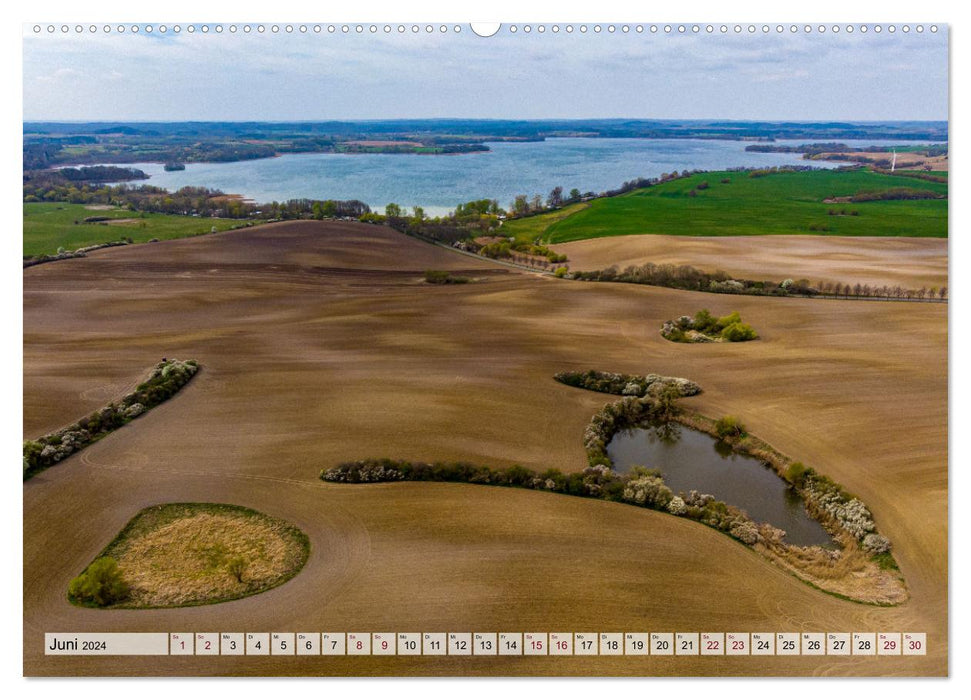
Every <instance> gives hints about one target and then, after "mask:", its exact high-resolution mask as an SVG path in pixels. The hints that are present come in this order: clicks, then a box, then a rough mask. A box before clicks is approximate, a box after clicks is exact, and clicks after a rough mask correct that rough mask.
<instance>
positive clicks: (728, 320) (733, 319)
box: [715, 311, 742, 330]
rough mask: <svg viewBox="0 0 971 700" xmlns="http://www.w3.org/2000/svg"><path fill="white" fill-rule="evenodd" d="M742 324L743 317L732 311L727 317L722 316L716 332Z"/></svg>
mask: <svg viewBox="0 0 971 700" xmlns="http://www.w3.org/2000/svg"><path fill="white" fill-rule="evenodd" d="M741 322H742V317H741V315H740V314H739V313H738V312H737V311H732V312H731V313H730V314H728V315H727V316H722V317H721V318H719V319H718V324H717V326H716V327H715V328H716V330H721V329H723V328H726V327H728V326H731V325H733V324H735V323H741Z"/></svg>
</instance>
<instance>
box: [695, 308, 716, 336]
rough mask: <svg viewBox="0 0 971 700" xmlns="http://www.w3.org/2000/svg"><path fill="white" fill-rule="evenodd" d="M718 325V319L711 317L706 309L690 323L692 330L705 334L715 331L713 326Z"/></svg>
mask: <svg viewBox="0 0 971 700" xmlns="http://www.w3.org/2000/svg"><path fill="white" fill-rule="evenodd" d="M717 325H718V319H716V318H715V317H714V316H712V315H711V312H710V311H708V309H702V310H701V311H699V312H698V313H696V314H695V318H694V321H692V323H691V327H692V329H694V330H696V331H699V332H701V333H705V332H707V331H712V330H715V326H717Z"/></svg>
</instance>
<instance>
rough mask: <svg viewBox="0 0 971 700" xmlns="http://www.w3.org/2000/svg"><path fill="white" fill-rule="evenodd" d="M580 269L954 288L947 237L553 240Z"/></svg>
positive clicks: (561, 251) (650, 236)
mask: <svg viewBox="0 0 971 700" xmlns="http://www.w3.org/2000/svg"><path fill="white" fill-rule="evenodd" d="M552 247H553V248H554V249H555V250H556V251H557V252H558V253H565V254H566V255H567V257H568V258H569V259H570V267H571V268H572V269H574V270H601V269H603V268H605V267H610V266H611V265H616V266H617V267H618V268H620V269H621V270H623V269H624V268H625V267H627V266H628V265H643V264H644V263H648V262H652V263H655V264H657V265H660V264H663V263H670V264H674V265H692V266H693V267H697V268H698V269H700V270H704V271H706V272H714V271H715V270H724V271H725V272H727V273H728V274H730V275H732V276H733V277H736V278H740V279H754V280H771V281H773V282H781V281H782V280H784V279H786V278H791V279H794V280H797V279H802V278H805V279H808V280H809V281H810V282H811V283H812V284H814V285H815V284H816V283H817V282H839V283H840V284H849V285H851V286H852V285H855V284H857V283H860V284H869V285H871V286H878V287H879V286H883V285H889V286H891V287H892V286H894V285H898V284H899V285H900V286H901V287H904V288H905V289H920V288H921V287H928V288H930V287H938V288H940V287H942V286H947V240H946V239H944V238H882V237H845V236H664V235H648V236H612V237H606V238H592V239H588V240H585V241H574V242H572V243H561V244H559V245H555V246H552Z"/></svg>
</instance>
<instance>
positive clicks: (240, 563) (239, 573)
mask: <svg viewBox="0 0 971 700" xmlns="http://www.w3.org/2000/svg"><path fill="white" fill-rule="evenodd" d="M226 569H227V570H228V571H229V574H230V576H232V577H233V578H234V579H236V582H237V583H242V582H243V574H244V573H246V560H245V559H243V557H233V558H232V559H230V560H229V561H228V562H226Z"/></svg>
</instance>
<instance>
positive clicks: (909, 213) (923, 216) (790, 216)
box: [503, 170, 948, 243]
mask: <svg viewBox="0 0 971 700" xmlns="http://www.w3.org/2000/svg"><path fill="white" fill-rule="evenodd" d="M907 179H910V178H904V180H905V181H906V180H907ZM706 182H707V183H708V186H707V187H699V185H702V184H703V183H706ZM900 186H901V177H899V176H891V175H884V174H881V173H874V172H870V171H866V170H854V171H844V172H837V171H834V170H814V171H800V172H785V173H777V174H772V175H767V176H763V177H751V176H750V175H749V173H748V172H717V173H701V174H697V175H692V176H690V177H686V178H679V179H677V180H671V181H668V182H664V183H660V184H658V185H655V186H653V187H648V188H646V189H640V190H634V191H633V192H630V193H628V194H624V195H620V196H618V197H609V198H603V199H596V200H594V201H592V202H590V203H589V206H586V207H585V208H582V209H579V210H576V211H573V212H569V213H566V212H567V209H563V210H560V211H557V212H553V213H551V214H544V215H541V216H536V217H533V218H531V219H525V220H523V221H510V222H508V223H507V224H505V225H504V226H503V232H504V233H506V232H507V231H508V232H510V235H516V232H517V230H519V229H517V226H518V227H524V226H528V229H527V230H528V231H529V233H530V235H532V236H533V237H535V236H541V237H542V238H543V240H544V241H546V242H549V243H565V242H567V241H576V240H581V239H585V238H600V237H605V236H623V235H630V234H645V233H657V234H667V235H683V236H753V235H794V234H818V235H828V236H911V237H938V238H944V237H946V236H947V200H946V199H925V200H906V201H901V200H894V201H869V202H860V203H854V205H853V208H854V209H855V210H857V211H858V212H859V214H858V215H857V216H846V217H832V216H830V215H829V213H828V212H829V210H830V209H831V208H832V205H831V204H827V203H825V202H824V200H826V199H831V198H835V197H852V196H855V195H859V194H861V193H879V192H882V191H886V190H890V189H893V188H898V187H900ZM915 186H916V185H915ZM920 189H922V190H928V191H932V192H936V193H938V194H947V191H948V186H947V184H946V183H939V182H926V181H921V182H920ZM564 214H565V215H564Z"/></svg>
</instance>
